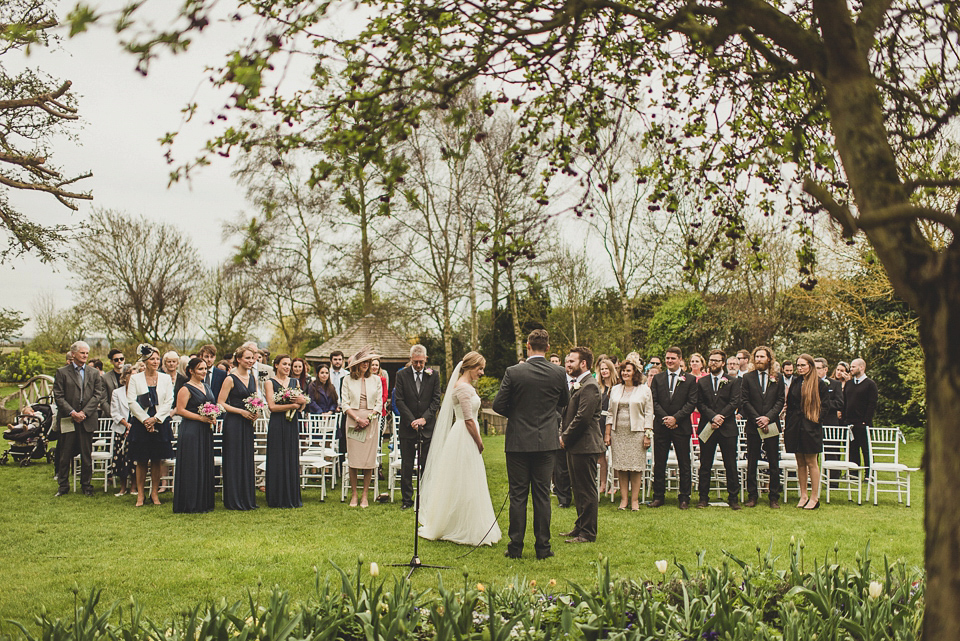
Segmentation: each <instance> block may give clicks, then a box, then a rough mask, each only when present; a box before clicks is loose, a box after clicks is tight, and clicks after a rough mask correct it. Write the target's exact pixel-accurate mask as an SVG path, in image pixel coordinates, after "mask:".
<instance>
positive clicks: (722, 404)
mask: <svg viewBox="0 0 960 641" xmlns="http://www.w3.org/2000/svg"><path fill="white" fill-rule="evenodd" d="M726 360H727V355H726V354H725V353H724V352H723V351H722V350H719V349H715V350H713V351H711V352H710V355H709V356H708V357H707V369H708V370H709V373H708V374H707V375H706V376H703V377H701V378H700V380H699V381H697V387H698V389H697V408H698V409H699V411H700V424H699V425H698V430H697V433H698V434H702V433H703V430H705V429H706V428H707V426H708V425H711V426H712V427H713V433H712V434H711V435H710V438H708V439H707V440H706V441H704V440H703V438H702V437H701V439H700V488H699V490H700V502H699V503H697V507H698V508H705V507H707V506H708V505H710V477H711V476H713V458H714V456H715V455H716V452H717V448H718V447H719V448H720V454H721V456H723V469H724V471H725V472H726V477H727V504H728V505H729V506H730V507H731V509H734V510H739V509H740V498H739V497H740V472H739V470H737V405H738V404H739V402H740V385H741V382H742V379H740V378H737V377H733V378H730V377H728V376H726V375H725V374H724V373H723V366H724V362H725V361H726Z"/></svg>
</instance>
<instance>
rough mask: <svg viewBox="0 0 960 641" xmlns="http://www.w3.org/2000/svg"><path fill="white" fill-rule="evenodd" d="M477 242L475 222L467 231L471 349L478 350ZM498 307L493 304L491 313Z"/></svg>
mask: <svg viewBox="0 0 960 641" xmlns="http://www.w3.org/2000/svg"><path fill="white" fill-rule="evenodd" d="M475 242H476V232H475V230H474V228H473V224H472V222H471V224H470V231H469V232H468V233H467V247H466V249H467V277H468V279H469V280H468V285H467V288H468V298H469V300H470V349H471V350H473V351H475V352H476V351H478V350H479V349H480V321H479V319H478V318H477V274H476V270H475V269H474V266H473V261H474V259H475V258H476V250H475V248H474V243H475ZM495 308H496V304H494V305H491V312H490V313H491V314H493V310H494V309H495Z"/></svg>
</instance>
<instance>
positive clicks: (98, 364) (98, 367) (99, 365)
mask: <svg viewBox="0 0 960 641" xmlns="http://www.w3.org/2000/svg"><path fill="white" fill-rule="evenodd" d="M90 365H91V367H93V368H94V369H95V370H97V371H98V372H100V374H101V375H102V374H103V361H101V360H100V359H99V358H95V359H93V360H92V361H90Z"/></svg>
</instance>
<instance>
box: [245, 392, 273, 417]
mask: <svg viewBox="0 0 960 641" xmlns="http://www.w3.org/2000/svg"><path fill="white" fill-rule="evenodd" d="M243 406H244V407H246V408H247V411H248V412H253V413H254V414H259V415H263V413H264V412H265V411H266V409H267V404H266V403H264V402H263V400H262V399H261V398H260V397H259V396H248V397H246V398H245V399H243Z"/></svg>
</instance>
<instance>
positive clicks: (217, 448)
mask: <svg viewBox="0 0 960 641" xmlns="http://www.w3.org/2000/svg"><path fill="white" fill-rule="evenodd" d="M213 469H214V470H215V473H216V476H215V478H214V487H215V488H216V489H218V490H221V491H222V490H223V418H222V417H221V418H218V419H217V422H216V424H215V425H214V426H213Z"/></svg>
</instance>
